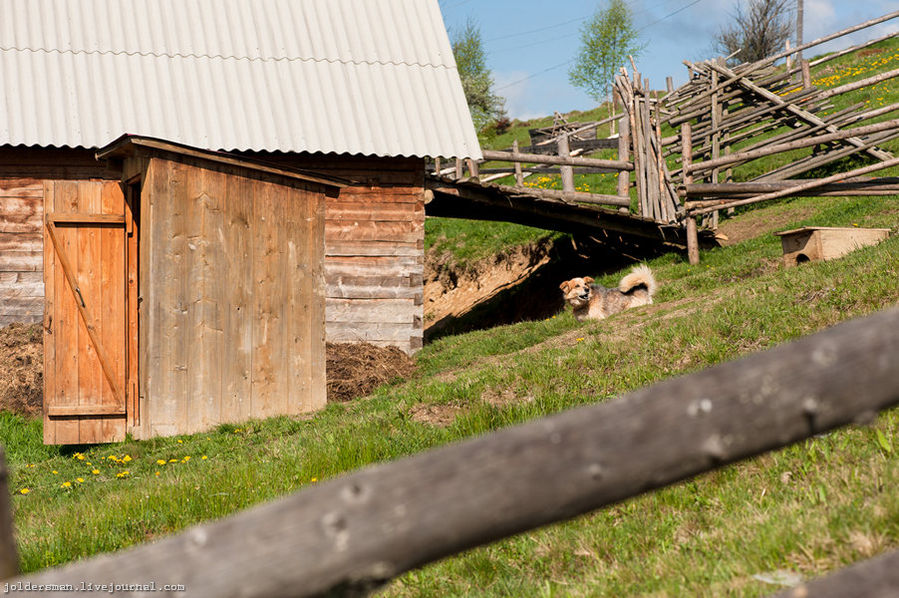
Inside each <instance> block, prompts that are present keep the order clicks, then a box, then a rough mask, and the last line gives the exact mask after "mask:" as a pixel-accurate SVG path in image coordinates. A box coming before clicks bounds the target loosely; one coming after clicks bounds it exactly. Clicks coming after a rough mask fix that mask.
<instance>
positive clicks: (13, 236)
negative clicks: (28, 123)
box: [0, 146, 112, 327]
mask: <svg viewBox="0 0 899 598" xmlns="http://www.w3.org/2000/svg"><path fill="white" fill-rule="evenodd" d="M109 178H112V174H111V173H109V172H108V171H107V170H106V168H105V166H104V165H102V164H99V163H98V162H97V161H96V160H95V159H94V152H93V150H88V149H71V148H20V147H9V146H3V147H0V327H2V326H6V325H8V324H10V323H11V322H24V323H31V322H38V321H40V319H41V317H42V316H43V313H44V300H43V299H44V275H43V256H42V241H41V222H42V219H43V213H44V205H43V204H44V199H43V181H44V180H62V179H70V180H71V179H82V180H87V179H109Z"/></svg>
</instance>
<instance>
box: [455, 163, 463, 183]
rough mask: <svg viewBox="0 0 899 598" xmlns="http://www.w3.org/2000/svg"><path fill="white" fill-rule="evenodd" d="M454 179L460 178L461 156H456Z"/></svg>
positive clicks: (459, 179)
mask: <svg viewBox="0 0 899 598" xmlns="http://www.w3.org/2000/svg"><path fill="white" fill-rule="evenodd" d="M456 180H457V181H461V180H462V158H456Z"/></svg>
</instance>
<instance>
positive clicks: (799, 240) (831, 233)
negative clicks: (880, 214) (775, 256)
mask: <svg viewBox="0 0 899 598" xmlns="http://www.w3.org/2000/svg"><path fill="white" fill-rule="evenodd" d="M774 234H775V235H777V236H779V237H780V242H781V245H782V246H783V259H784V264H785V265H786V266H796V265H797V264H801V263H803V262H810V261H819V260H832V259H836V258H838V257H842V256H844V255H846V254H847V253H849V252H850V251H854V250H856V249H858V248H859V247H865V246H866V245H874V244H876V243H879V242H881V241H883V240H884V239H886V238H887V237H889V236H890V229H888V228H857V227H852V228H834V227H829V226H805V227H802V228H797V229H793V230H787V231H783V232H779V233H774Z"/></svg>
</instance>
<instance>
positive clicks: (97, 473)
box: [91, 469, 100, 475]
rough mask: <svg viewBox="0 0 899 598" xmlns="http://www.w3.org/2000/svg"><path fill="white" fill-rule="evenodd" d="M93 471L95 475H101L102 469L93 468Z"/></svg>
mask: <svg viewBox="0 0 899 598" xmlns="http://www.w3.org/2000/svg"><path fill="white" fill-rule="evenodd" d="M91 473H92V474H94V475H100V470H99V469H92V470H91Z"/></svg>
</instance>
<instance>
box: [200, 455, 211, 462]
mask: <svg viewBox="0 0 899 598" xmlns="http://www.w3.org/2000/svg"><path fill="white" fill-rule="evenodd" d="M208 458H209V457H207V456H206V455H203V456H202V457H200V459H202V460H204V461H205V460H206V459H208Z"/></svg>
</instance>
